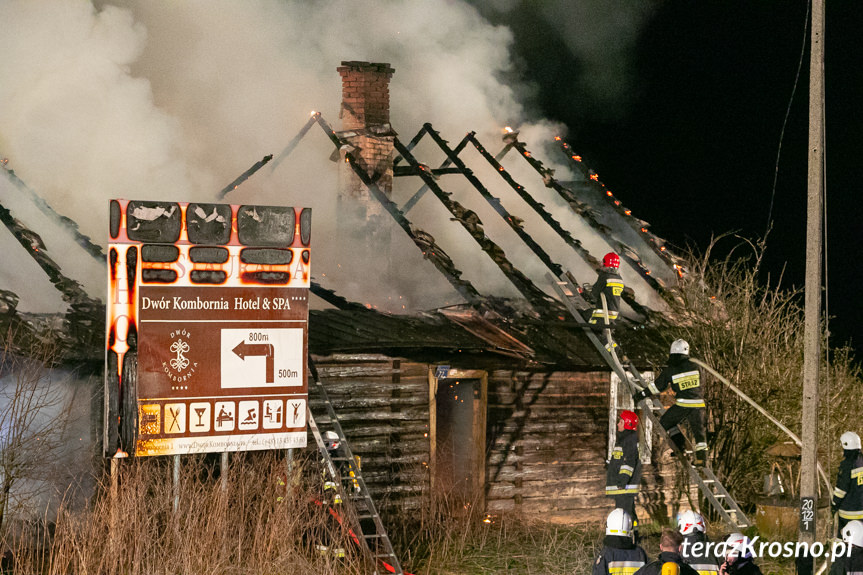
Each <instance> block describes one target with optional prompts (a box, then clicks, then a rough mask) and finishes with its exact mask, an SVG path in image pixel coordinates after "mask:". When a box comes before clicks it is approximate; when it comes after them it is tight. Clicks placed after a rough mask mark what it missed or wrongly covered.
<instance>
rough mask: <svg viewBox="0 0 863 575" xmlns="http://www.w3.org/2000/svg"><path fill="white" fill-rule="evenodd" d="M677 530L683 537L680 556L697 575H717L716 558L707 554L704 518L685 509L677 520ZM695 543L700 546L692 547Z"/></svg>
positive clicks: (717, 565)
mask: <svg viewBox="0 0 863 575" xmlns="http://www.w3.org/2000/svg"><path fill="white" fill-rule="evenodd" d="M677 530H678V531H679V532H680V534H681V535H683V545H682V546H681V547H680V556H681V557H683V559H684V560H686V562H687V563H689V565H690V566H691V567H692V568H693V569H695V570H696V571H698V573H699V575H717V573H719V564H718V563H717V561H716V557H715V556H714V555H712V554H711V553H708V548H707V543H708V541H709V539H708V538H707V534H706V533H705V531H706V529H705V527H704V518H703V517H702V516H701V514H700V513H696V512H695V511H693V510H691V509H687V510H686V511H684V512H683V513H681V514H680V516H678V518H677ZM696 543H698V544H700V545H698V546H697V547H696V546H694V545H695V544H696Z"/></svg>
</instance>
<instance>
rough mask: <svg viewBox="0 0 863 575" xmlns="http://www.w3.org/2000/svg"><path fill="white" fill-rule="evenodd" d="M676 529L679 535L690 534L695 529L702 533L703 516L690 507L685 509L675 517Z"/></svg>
mask: <svg viewBox="0 0 863 575" xmlns="http://www.w3.org/2000/svg"><path fill="white" fill-rule="evenodd" d="M677 530H678V531H680V534H681V535H690V534H692V533H694V532H696V531H701V532H702V533H704V517H702V516H701V514H700V513H696V512H695V511H693V510H692V509H687V510H686V511H684V512H683V513H681V514H680V516H678V518H677Z"/></svg>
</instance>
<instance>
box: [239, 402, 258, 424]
mask: <svg viewBox="0 0 863 575" xmlns="http://www.w3.org/2000/svg"><path fill="white" fill-rule="evenodd" d="M259 416H260V405H259V404H258V402H257V401H241V402H240V408H239V414H238V419H239V424H238V425H237V427H238V428H239V429H244V430H247V429H257V428H258V418H259Z"/></svg>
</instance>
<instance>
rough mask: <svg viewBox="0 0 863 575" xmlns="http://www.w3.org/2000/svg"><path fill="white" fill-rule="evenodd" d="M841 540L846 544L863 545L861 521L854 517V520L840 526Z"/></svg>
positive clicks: (862, 524)
mask: <svg viewBox="0 0 863 575" xmlns="http://www.w3.org/2000/svg"><path fill="white" fill-rule="evenodd" d="M842 541H844V542H845V543H847V544H848V545H854V546H856V547H863V523H861V522H859V521H857V520H856V519H855V520H854V521H849V522H848V524H847V525H846V526H845V527H843V528H842Z"/></svg>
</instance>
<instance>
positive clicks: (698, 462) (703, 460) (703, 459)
mask: <svg viewBox="0 0 863 575" xmlns="http://www.w3.org/2000/svg"><path fill="white" fill-rule="evenodd" d="M706 465H707V450H706V449H696V450H695V467H704V466H706Z"/></svg>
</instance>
